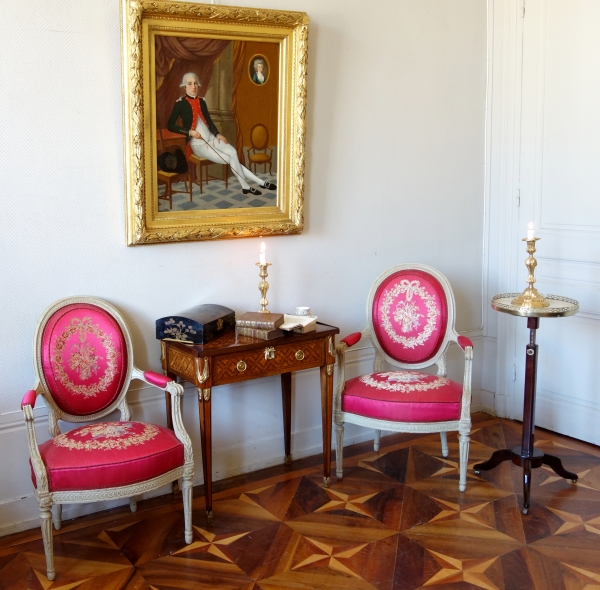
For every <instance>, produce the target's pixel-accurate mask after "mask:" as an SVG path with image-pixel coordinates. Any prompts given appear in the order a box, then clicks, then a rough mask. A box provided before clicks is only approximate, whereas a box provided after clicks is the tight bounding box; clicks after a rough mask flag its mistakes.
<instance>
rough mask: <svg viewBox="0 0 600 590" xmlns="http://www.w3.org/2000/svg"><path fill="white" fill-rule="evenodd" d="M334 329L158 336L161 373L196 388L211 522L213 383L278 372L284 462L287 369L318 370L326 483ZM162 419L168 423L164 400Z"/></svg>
mask: <svg viewBox="0 0 600 590" xmlns="http://www.w3.org/2000/svg"><path fill="white" fill-rule="evenodd" d="M336 334H339V329H338V328H335V327H333V326H328V325H326V324H319V323H317V329H316V331H314V332H309V333H308V334H295V333H289V334H286V335H285V336H282V337H281V338H275V339H273V340H259V339H258V338H251V337H247V336H241V335H237V334H236V333H235V332H230V333H229V334H224V335H223V336H220V337H219V338H217V339H215V340H213V341H212V342H209V343H208V344H204V345H202V344H196V345H193V346H189V345H186V344H181V343H179V342H173V341H167V340H162V341H161V346H162V366H163V371H164V372H165V374H166V375H168V376H169V377H171V378H175V377H180V378H182V379H185V380H186V381H189V382H190V383H193V384H194V385H195V386H196V387H197V389H198V410H199V414H200V440H201V443H202V470H203V473H204V496H205V500H206V514H207V517H208V521H209V522H210V521H212V516H213V515H212V441H211V439H212V436H211V395H212V388H213V387H216V386H217V385H226V384H229V383H240V382H242V381H249V380H251V379H258V378H259V377H268V376H270V375H281V397H282V403H283V432H284V446H285V463H286V465H289V464H290V463H291V460H292V458H291V451H290V442H291V438H290V433H291V426H292V373H293V372H295V371H301V370H304V369H314V368H317V367H319V368H320V370H321V417H322V427H323V482H324V484H325V486H326V487H327V486H328V485H329V478H330V470H331V420H332V407H333V365H334V362H335V335H336ZM166 401H167V423H168V426H169V427H170V428H171V427H172V415H171V406H170V399H167V400H166Z"/></svg>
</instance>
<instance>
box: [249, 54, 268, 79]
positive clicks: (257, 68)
mask: <svg viewBox="0 0 600 590" xmlns="http://www.w3.org/2000/svg"><path fill="white" fill-rule="evenodd" d="M264 69H265V62H264V60H262V59H261V58H257V59H255V60H254V73H253V74H252V81H253V82H254V83H255V84H264V83H265V75H264V73H263V70H264Z"/></svg>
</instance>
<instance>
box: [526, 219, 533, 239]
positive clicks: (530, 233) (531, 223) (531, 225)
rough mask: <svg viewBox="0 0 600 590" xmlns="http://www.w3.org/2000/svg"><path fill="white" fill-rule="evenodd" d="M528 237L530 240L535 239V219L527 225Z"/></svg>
mask: <svg viewBox="0 0 600 590" xmlns="http://www.w3.org/2000/svg"><path fill="white" fill-rule="evenodd" d="M527 239H528V240H533V239H534V234H533V221H532V222H530V224H529V225H528V226H527Z"/></svg>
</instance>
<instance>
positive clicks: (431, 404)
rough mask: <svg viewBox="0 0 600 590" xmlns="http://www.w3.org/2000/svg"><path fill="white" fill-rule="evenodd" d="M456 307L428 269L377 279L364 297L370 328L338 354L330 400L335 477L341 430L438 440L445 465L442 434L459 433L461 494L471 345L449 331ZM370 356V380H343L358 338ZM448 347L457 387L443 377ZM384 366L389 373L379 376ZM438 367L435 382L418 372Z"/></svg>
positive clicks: (406, 269)
mask: <svg viewBox="0 0 600 590" xmlns="http://www.w3.org/2000/svg"><path fill="white" fill-rule="evenodd" d="M454 319H455V303H454V295H453V293H452V289H451V287H450V283H449V282H448V279H446V277H445V276H444V275H443V274H442V273H440V272H438V271H437V270H435V269H434V268H432V267H430V266H425V265H421V264H403V265H400V266H396V267H394V268H391V269H389V270H387V271H386V272H384V273H383V274H381V275H380V276H379V277H378V278H377V280H376V281H375V283H374V284H373V286H372V287H371V291H370V293H369V298H368V301H367V323H368V325H367V328H365V330H363V332H362V333H361V332H357V333H354V334H350V335H349V336H347V337H346V338H344V339H343V340H341V342H340V344H339V345H338V347H337V357H338V383H337V388H336V392H335V400H334V422H335V425H336V430H337V437H336V441H337V447H336V448H337V451H336V467H337V477H338V478H339V479H341V478H342V477H343V467H342V462H343V445H344V423H346V422H350V423H352V424H358V425H361V426H366V427H370V428H374V429H375V451H378V450H379V437H380V435H381V431H382V430H388V431H394V432H417V433H434V432H439V433H440V437H441V442H442V455H443V456H444V457H448V441H447V436H446V433H447V432H449V431H458V433H459V436H458V438H459V489H460V491H464V490H465V489H466V483H467V461H468V455H469V440H470V439H469V433H470V430H471V365H472V359H473V344H472V343H471V341H470V340H469V339H468V338H466V337H465V336H459V335H458V334H457V333H456V331H455V329H454ZM365 337H369V338H370V339H371V342H372V343H373V347H374V348H375V360H374V363H373V372H372V373H369V374H367V375H361V376H359V377H355V378H353V379H349V380H348V381H346V380H345V353H346V351H347V350H348V348H349V347H351V346H354V345H355V344H356V343H358V342H359V341H360V340H361V339H362V338H365ZM451 342H454V343H456V344H458V345H459V346H460V348H462V350H463V351H464V355H465V366H464V380H463V383H462V385H461V384H460V383H457V382H455V381H452V380H450V379H448V378H447V377H446V352H447V350H448V347H449V345H450V343H451ZM384 362H386V363H387V364H388V365H391V367H392V370H384ZM433 365H437V374H429V373H425V372H421V371H419V369H425V368H427V367H431V366H433Z"/></svg>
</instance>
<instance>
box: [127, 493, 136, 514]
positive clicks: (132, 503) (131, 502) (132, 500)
mask: <svg viewBox="0 0 600 590" xmlns="http://www.w3.org/2000/svg"><path fill="white" fill-rule="evenodd" d="M129 509H130V510H131V512H136V511H137V500H136V497H135V496H131V498H129Z"/></svg>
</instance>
